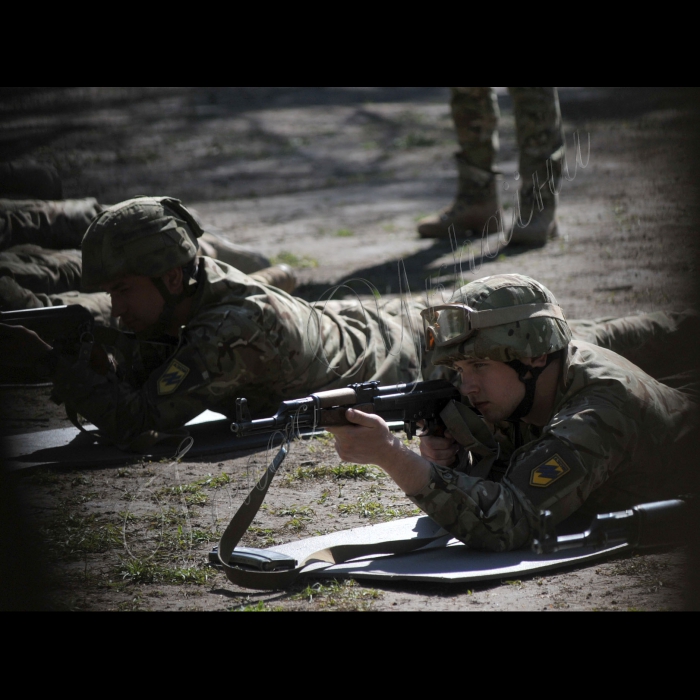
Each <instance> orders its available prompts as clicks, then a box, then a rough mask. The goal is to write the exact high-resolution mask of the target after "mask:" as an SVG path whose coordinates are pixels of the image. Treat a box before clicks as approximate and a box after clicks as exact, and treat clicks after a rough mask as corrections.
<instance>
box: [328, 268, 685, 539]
mask: <svg viewBox="0 0 700 700" xmlns="http://www.w3.org/2000/svg"><path fill="white" fill-rule="evenodd" d="M424 318H425V320H426V342H427V343H428V346H429V347H432V361H433V364H435V365H437V366H443V365H444V366H449V367H453V368H455V369H456V370H457V371H458V372H459V373H460V374H461V375H462V384H461V389H460V390H461V392H462V394H463V395H464V397H465V398H464V400H463V403H462V404H459V403H456V402H452V404H450V406H448V408H447V409H446V410H445V412H444V413H443V414H442V418H443V420H444V422H445V425H446V426H447V429H448V432H447V434H446V436H445V437H442V438H441V437H426V438H423V440H422V441H421V456H419V455H417V454H416V453H414V452H412V451H410V450H409V449H407V448H406V447H404V446H403V445H402V443H401V442H400V441H398V440H397V439H395V438H393V437H392V436H391V434H390V433H389V431H388V429H387V427H386V424H384V423H383V421H382V420H381V419H380V418H378V417H376V416H369V415H365V414H363V413H360V412H357V411H354V412H350V413H349V415H348V418H349V419H350V421H351V422H353V423H355V424H356V425H355V426H353V427H346V428H333V429H331V430H332V432H334V433H336V436H337V441H336V444H337V448H338V452H339V454H340V456H341V458H342V459H344V460H348V461H353V462H357V463H376V464H378V465H379V466H380V467H382V468H383V469H385V470H386V471H387V473H389V475H390V476H392V478H394V480H395V481H396V482H397V484H398V485H399V486H400V487H401V488H402V489H403V490H404V491H405V493H406V494H407V495H408V496H409V497H410V499H411V500H412V501H413V502H414V503H415V504H416V505H417V506H418V507H420V508H421V509H422V510H423V511H424V512H425V513H427V514H428V515H429V516H430V517H431V518H432V519H433V520H435V521H436V522H437V523H439V524H440V525H442V526H443V527H444V528H445V529H446V530H448V531H449V532H450V533H451V534H453V535H454V536H455V537H456V538H458V539H460V540H461V541H462V542H464V543H465V544H467V545H469V546H471V547H473V548H475V549H483V550H488V551H507V550H513V549H519V548H521V547H525V546H527V545H528V544H530V543H531V541H532V539H533V536H534V534H535V532H536V527H537V525H538V517H539V514H540V512H541V511H544V510H550V511H552V513H553V514H554V517H555V521H556V522H557V523H562V522H563V521H565V520H567V519H568V518H570V517H571V516H573V515H574V514H578V515H579V516H589V515H592V514H594V513H600V512H613V511H617V510H623V509H627V508H630V507H632V506H634V505H638V504H640V503H644V502H649V501H657V500H663V499H665V498H668V497H677V496H678V495H681V494H682V493H684V492H685V491H684V490H683V489H684V484H687V481H685V478H686V477H687V473H685V470H686V469H688V468H689V467H690V465H688V464H684V462H683V460H682V459H680V458H679V457H678V455H682V454H684V450H685V449H687V445H685V444H684V443H685V442H687V441H688V440H689V439H692V438H693V437H694V431H695V429H696V428H697V425H698V413H697V411H698V406H697V403H696V402H695V401H696V399H694V398H693V397H697V391H696V389H697V386H698V384H697V373H695V374H694V376H688V375H685V377H684V381H683V382H678V386H681V385H683V384H685V386H683V390H681V389H676V388H672V387H670V386H668V385H666V384H664V383H661V382H659V381H657V380H656V379H654V378H652V377H651V376H650V375H648V374H646V373H645V372H644V371H642V369H641V368H639V367H637V366H636V365H633V364H632V363H631V362H629V361H628V360H626V359H625V358H624V357H622V355H619V354H617V353H616V352H613V350H620V351H623V352H628V353H629V354H630V355H631V356H634V355H637V356H639V357H643V356H644V354H645V352H644V351H645V349H647V348H648V349H651V351H652V355H653V354H654V353H658V355H659V356H662V355H664V354H668V353H672V354H673V350H674V347H679V346H681V345H683V342H682V338H681V337H680V334H681V333H682V330H683V329H684V328H685V329H687V328H688V326H689V325H692V326H694V329H695V331H697V326H698V317H697V315H694V314H692V313H687V314H682V315H667V314H656V315H648V316H643V317H639V318H634V317H630V318H627V319H618V320H617V321H606V322H603V323H597V324H596V323H592V322H590V323H587V322H580V323H577V324H576V326H577V330H578V332H579V333H581V335H585V334H588V337H590V338H591V339H592V340H595V341H596V342H598V343H600V344H601V345H603V346H607V347H599V346H597V345H593V344H591V343H590V342H586V341H585V340H578V339H574V338H573V337H572V332H571V328H570V327H569V324H568V322H567V321H566V318H565V316H564V314H563V312H562V310H561V308H560V307H559V306H558V304H557V302H556V299H555V298H554V297H553V295H552V294H551V293H550V292H549V291H548V290H547V289H546V288H545V287H543V286H542V285H541V284H539V283H537V282H535V281H534V280H531V279H529V278H527V277H522V276H519V275H500V276H495V277H490V278H486V279H483V280H480V281H477V282H474V283H472V284H469V285H467V286H465V287H463V288H462V289H461V290H460V291H459V293H458V294H457V295H456V296H455V297H454V299H453V302H452V303H450V304H448V305H445V306H442V307H436V308H434V309H427V310H426V311H425V312H424ZM608 348H612V349H613V350H610V349H608ZM687 359H688V360H692V362H691V366H693V367H696V364H695V358H692V356H691V355H690V354H687ZM681 368H682V367H681ZM668 369H669V363H668V362H666V367H664V368H663V369H662V371H667V370H668ZM676 369H678V367H677V368H676ZM469 405H470V407H469ZM474 408H475V409H477V411H479V414H477V412H475V411H474V410H473V409H474ZM686 488H687V486H686Z"/></svg>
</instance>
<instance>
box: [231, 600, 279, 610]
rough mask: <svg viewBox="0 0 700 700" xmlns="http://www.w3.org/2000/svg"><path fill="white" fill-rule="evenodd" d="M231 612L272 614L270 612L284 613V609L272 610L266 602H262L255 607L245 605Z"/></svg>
mask: <svg viewBox="0 0 700 700" xmlns="http://www.w3.org/2000/svg"><path fill="white" fill-rule="evenodd" d="M229 612H234V613H270V612H284V608H281V607H279V606H278V607H276V608H271V607H270V606H269V605H268V604H267V603H266V602H265V601H264V600H261V601H260V602H259V603H256V604H255V605H245V606H241V607H240V608H232V609H231V610H229Z"/></svg>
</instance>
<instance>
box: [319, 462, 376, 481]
mask: <svg viewBox="0 0 700 700" xmlns="http://www.w3.org/2000/svg"><path fill="white" fill-rule="evenodd" d="M331 472H332V473H333V476H334V477H335V478H336V479H348V480H352V481H377V480H379V479H383V478H384V472H382V471H380V470H379V469H377V467H372V466H367V465H363V464H341V465H339V466H337V467H333V468H332V469H331Z"/></svg>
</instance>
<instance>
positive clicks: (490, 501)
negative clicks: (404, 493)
mask: <svg viewBox="0 0 700 700" xmlns="http://www.w3.org/2000/svg"><path fill="white" fill-rule="evenodd" d="M637 432H638V431H637V426H636V424H634V421H633V420H632V418H631V417H629V416H627V415H626V414H625V412H624V411H623V410H620V409H619V407H617V406H616V405H615V403H614V402H606V401H604V400H602V399H601V400H600V401H598V402H597V403H595V404H594V403H593V402H592V400H591V399H590V398H589V399H586V401H585V407H584V406H583V405H581V402H580V401H576V402H573V403H572V405H570V406H569V407H568V408H566V407H565V408H564V409H562V410H561V411H560V412H559V413H558V414H557V416H556V417H555V419H554V420H553V421H552V423H551V424H550V426H549V427H548V428H547V429H546V431H545V433H544V434H543V435H542V437H541V438H539V439H538V440H535V441H533V442H531V443H529V444H528V445H526V446H525V447H523V448H521V449H519V450H518V451H516V452H515V453H514V454H513V456H512V458H511V461H510V465H509V468H508V472H507V474H506V476H505V478H504V479H503V480H502V481H501V482H500V483H495V482H492V481H486V480H483V479H478V478H474V477H470V476H468V475H466V474H464V473H461V472H459V471H455V470H452V469H446V468H444V467H439V466H437V465H433V478H432V481H431V484H430V486H429V488H428V489H426V490H425V491H424V492H423V493H421V494H419V495H418V496H416V497H414V498H412V499H411V500H412V501H413V502H414V503H415V504H416V505H417V506H418V507H419V508H420V509H421V510H423V511H424V512H425V513H426V514H427V515H429V516H430V517H431V518H432V519H433V520H435V521H436V522H437V523H438V524H440V525H441V526H442V527H444V528H445V529H446V530H447V531H448V532H450V533H451V534H453V535H454V536H455V537H456V538H457V539H459V540H461V541H462V542H464V543H465V544H467V545H469V546H470V547H473V548H474V549H483V550H487V551H497V552H502V551H508V550H514V549H519V548H521V547H524V546H527V545H528V544H529V543H530V541H531V540H532V537H533V535H534V532H535V527H536V526H537V523H538V519H539V513H540V512H541V511H544V510H549V511H551V512H552V514H553V515H554V520H555V522H556V523H561V522H563V521H564V520H566V519H567V518H568V517H569V516H571V515H573V514H574V513H576V512H577V511H579V510H580V509H581V508H582V507H583V506H584V504H585V505H586V506H587V508H590V509H591V511H592V512H595V511H598V510H600V508H603V509H609V510H611V511H613V510H617V509H621V508H623V507H624V508H626V507H628V506H627V505H625V503H626V500H629V497H630V493H628V490H629V485H628V483H627V480H628V475H627V471H628V470H627V469H626V466H625V465H626V462H629V460H630V441H631V440H633V436H635V435H636V434H637ZM620 473H622V474H623V475H624V476H623V477H622V478H618V476H619V475H620ZM630 476H631V477H632V478H634V475H633V474H631V475H630ZM603 485H605V489H601V486H603Z"/></svg>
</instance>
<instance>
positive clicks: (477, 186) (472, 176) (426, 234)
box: [418, 154, 501, 238]
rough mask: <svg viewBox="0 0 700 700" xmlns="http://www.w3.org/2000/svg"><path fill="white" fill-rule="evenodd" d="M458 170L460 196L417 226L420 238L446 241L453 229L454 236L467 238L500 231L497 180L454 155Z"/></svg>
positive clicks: (490, 173)
mask: <svg viewBox="0 0 700 700" xmlns="http://www.w3.org/2000/svg"><path fill="white" fill-rule="evenodd" d="M457 169H458V171H459V192H458V194H457V199H456V201H455V203H454V204H453V205H452V206H451V207H448V208H447V209H444V210H443V211H441V212H439V213H437V214H433V215H432V216H428V217H426V218H424V219H421V220H420V221H419V222H418V233H419V235H420V237H421V238H449V235H450V229H451V228H452V227H454V230H455V233H456V234H459V235H460V236H462V235H466V236H468V237H469V238H478V237H480V236H481V235H482V234H483V233H484V231H486V232H487V233H488V234H492V233H498V232H499V231H500V230H501V200H500V189H499V184H500V178H499V177H498V176H496V175H495V174H494V173H492V172H489V171H486V170H482V169H480V168H476V167H474V166H472V165H469V163H467V162H466V160H465V158H464V156H462V154H457ZM492 217H495V218H492Z"/></svg>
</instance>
